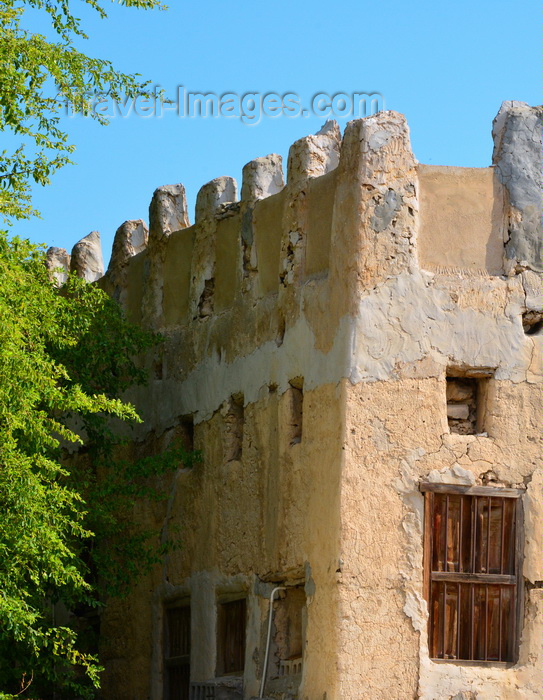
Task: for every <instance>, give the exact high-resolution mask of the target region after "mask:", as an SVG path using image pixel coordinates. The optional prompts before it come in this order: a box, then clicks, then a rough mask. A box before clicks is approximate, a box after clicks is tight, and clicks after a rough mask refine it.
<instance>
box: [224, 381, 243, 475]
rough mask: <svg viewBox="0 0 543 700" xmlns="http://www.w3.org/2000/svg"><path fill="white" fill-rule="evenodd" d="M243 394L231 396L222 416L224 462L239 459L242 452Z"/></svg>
mask: <svg viewBox="0 0 543 700" xmlns="http://www.w3.org/2000/svg"><path fill="white" fill-rule="evenodd" d="M243 403H244V397H243V394H235V395H234V396H231V397H230V399H229V401H228V404H227V406H226V412H225V414H224V436H223V445H224V461H225V462H232V461H233V460H239V459H241V455H242V452H243V424H244V421H245V411H244V408H243Z"/></svg>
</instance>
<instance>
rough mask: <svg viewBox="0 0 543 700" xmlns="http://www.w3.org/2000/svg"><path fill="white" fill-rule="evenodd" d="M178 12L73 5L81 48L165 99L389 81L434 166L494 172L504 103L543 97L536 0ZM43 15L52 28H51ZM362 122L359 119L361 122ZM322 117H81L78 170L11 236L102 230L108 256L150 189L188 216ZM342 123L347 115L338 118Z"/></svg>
mask: <svg viewBox="0 0 543 700" xmlns="http://www.w3.org/2000/svg"><path fill="white" fill-rule="evenodd" d="M170 5H171V7H170V9H169V10H168V11H165V12H159V11H155V12H143V11H141V10H134V9H126V8H122V7H119V6H118V5H116V4H114V3H111V4H109V3H106V8H107V10H108V12H109V15H110V16H109V19H108V20H100V19H98V17H97V16H96V14H95V13H93V12H91V11H90V10H89V9H87V8H86V7H85V6H84V4H83V3H82V2H74V3H72V6H73V9H74V10H75V11H77V12H79V10H80V8H79V7H78V6H81V15H82V16H83V17H84V19H85V27H86V29H87V32H88V34H89V35H90V39H89V41H86V42H84V45H83V49H84V50H85V51H86V52H87V53H89V54H91V55H95V56H98V57H101V58H108V59H110V60H112V61H113V62H114V63H115V64H116V66H117V67H118V68H119V69H121V70H124V71H127V72H139V73H141V74H142V75H143V76H144V77H145V78H147V79H149V80H151V81H152V84H153V85H160V86H162V88H163V89H164V91H165V94H166V95H167V96H168V97H173V96H174V95H175V93H176V87H177V86H178V85H182V86H184V87H185V89H186V90H187V91H190V92H204V93H209V92H214V93H217V94H218V95H222V94H224V93H226V92H231V93H236V94H241V95H242V94H245V93H249V92H254V93H260V94H266V93H270V92H273V93H278V94H280V95H283V94H285V93H295V94H297V95H299V96H300V100H301V102H302V103H303V104H304V106H305V105H309V104H310V103H311V98H312V96H313V95H315V94H316V93H328V94H329V95H334V94H336V93H347V94H352V93H354V92H360V93H363V92H365V93H370V92H379V93H381V95H382V96H383V99H384V104H385V108H386V109H393V110H396V111H398V112H402V113H403V114H405V115H406V116H407V119H408V122H409V125H410V128H411V137H412V144H413V149H414V152H415V155H416V157H417V158H418V160H419V161H421V162H423V163H433V164H442V165H462V166H470V167H484V166H486V165H489V164H490V162H491V155H492V140H491V136H490V130H491V125H492V119H493V117H494V116H495V114H496V112H497V111H498V109H499V107H500V104H501V102H502V101H503V100H510V99H515V100H521V101H524V102H528V103H530V104H540V103H541V101H542V100H541V7H540V2H539V0H537V1H536V0H523V2H522V3H518V4H516V3H515V4H514V3H512V2H511V1H510V0H471V2H468V1H467V0H456V1H455V2H444V1H441V2H436V1H435V0H433V1H429V0H419V2H414V3H407V2H405V0H401V1H400V0H381V1H380V2H378V1H377V0H373V1H372V2H368V1H366V0H359V1H358V2H356V1H354V0H347V1H344V2H342V3H330V2H326V3H325V2H323V1H322V0H314V2H311V3H310V2H306V1H305V0H303V1H300V0H290V2H287V1H285V0H274V2H273V3H271V2H270V3H262V2H260V3H258V2H230V3H226V2H219V1H218V0H202V1H200V2H198V3H195V2H188V1H183V0H182V1H181V2H180V1H178V0H170ZM38 26H39V25H38ZM350 118H352V117H350ZM324 121H325V119H324V118H323V117H318V116H313V115H308V116H307V117H304V116H302V115H300V116H298V117H296V118H294V117H289V116H285V115H281V116H276V117H266V116H263V117H262V119H261V120H260V121H259V123H258V124H253V125H248V124H246V123H243V121H242V120H241V119H239V118H235V117H224V116H223V117H216V118H213V117H207V118H202V117H200V118H189V117H184V118H182V117H180V116H178V115H177V114H176V113H175V112H174V111H173V110H172V111H170V112H167V113H165V114H164V116H163V117H162V118H158V117H148V118H142V117H138V116H136V115H135V114H134V111H133V110H132V113H131V114H130V115H129V116H128V117H126V118H120V117H119V116H117V117H115V118H113V119H112V120H111V123H110V125H109V126H107V127H100V126H99V125H97V124H95V123H92V121H91V120H89V119H85V118H82V117H76V118H72V119H66V120H65V124H66V127H67V129H68V130H69V133H70V135H71V139H72V142H73V143H75V144H76V146H77V150H76V152H75V155H74V160H75V161H76V163H77V164H76V165H72V166H67V167H66V168H65V169H64V170H63V171H61V172H60V173H58V174H57V175H56V176H55V177H54V180H53V183H52V185H50V186H49V187H47V188H38V189H36V191H35V200H34V203H35V205H36V206H37V208H38V209H39V210H40V211H41V212H42V219H41V220H39V219H34V220H31V221H28V222H18V223H17V224H15V225H14V226H13V229H12V232H13V233H14V234H18V235H22V236H26V237H29V238H31V239H32V240H34V241H36V242H43V243H46V244H47V245H56V246H61V247H64V248H67V249H68V250H70V249H71V247H72V246H73V245H74V243H76V242H77V241H78V240H79V239H80V238H82V237H83V236H85V235H86V234H87V233H89V232H90V231H91V230H98V231H100V233H101V235H102V243H103V248H104V257H105V258H106V261H107V259H108V258H109V254H110V250H111V244H112V241H113V236H114V233H115V230H116V229H117V227H118V226H119V225H120V224H121V223H122V222H123V221H125V220H126V219H135V218H143V219H145V220H147V218H148V207H149V202H150V199H151V195H152V193H153V190H154V189H155V188H156V187H158V186H159V185H165V184H171V183H176V182H182V183H183V184H184V185H185V187H186V188H187V194H188V200H189V206H190V211H191V219H192V218H193V208H194V201H195V198H196V193H197V191H198V189H199V188H200V187H201V186H202V185H203V184H204V183H205V182H207V181H209V180H211V179H212V178H214V177H218V176H220V175H231V176H233V177H235V178H236V179H237V180H238V185H239V186H241V181H240V180H241V168H242V167H243V165H244V164H245V163H246V162H247V161H249V160H251V159H252V158H255V157H257V156H262V155H266V154H267V153H273V152H275V153H280V154H281V155H283V157H284V158H285V159H286V155H287V153H288V148H289V146H290V144H291V143H292V142H293V141H295V140H296V139H297V138H300V137H301V136H304V135H305V134H308V133H313V132H315V131H317V130H318V129H319V128H320V126H321V125H322V123H323V122H324ZM338 121H339V123H340V125H341V126H342V128H343V127H344V125H345V123H346V122H347V121H348V118H340V119H338Z"/></svg>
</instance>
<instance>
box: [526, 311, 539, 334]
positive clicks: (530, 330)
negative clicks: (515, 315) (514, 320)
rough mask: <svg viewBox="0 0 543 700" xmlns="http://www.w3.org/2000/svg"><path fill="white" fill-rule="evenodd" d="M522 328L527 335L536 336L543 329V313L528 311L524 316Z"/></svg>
mask: <svg viewBox="0 0 543 700" xmlns="http://www.w3.org/2000/svg"><path fill="white" fill-rule="evenodd" d="M522 327H523V328H524V332H525V333H526V335H535V334H536V333H539V331H540V330H541V329H542V328H543V312H541V311H526V312H525V313H523V314H522Z"/></svg>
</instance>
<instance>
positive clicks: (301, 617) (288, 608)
mask: <svg viewBox="0 0 543 700" xmlns="http://www.w3.org/2000/svg"><path fill="white" fill-rule="evenodd" d="M274 605H275V610H274V618H273V621H274V625H273V629H274V635H273V651H274V658H275V668H272V669H270V672H271V674H272V676H275V677H279V678H281V677H283V676H292V675H295V674H297V673H301V671H302V656H303V647H304V629H305V606H306V597H305V591H304V587H303V586H295V587H292V588H286V589H285V590H284V591H281V593H280V596H279V598H278V600H277V602H276V603H275V604H274Z"/></svg>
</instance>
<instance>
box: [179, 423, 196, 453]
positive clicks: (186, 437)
mask: <svg viewBox="0 0 543 700" xmlns="http://www.w3.org/2000/svg"><path fill="white" fill-rule="evenodd" d="M176 437H177V438H178V440H180V441H181V444H182V445H183V447H184V448H185V450H187V452H192V451H193V450H194V417H193V416H192V415H188V416H181V418H180V419H179V426H178V428H177V435H176Z"/></svg>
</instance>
